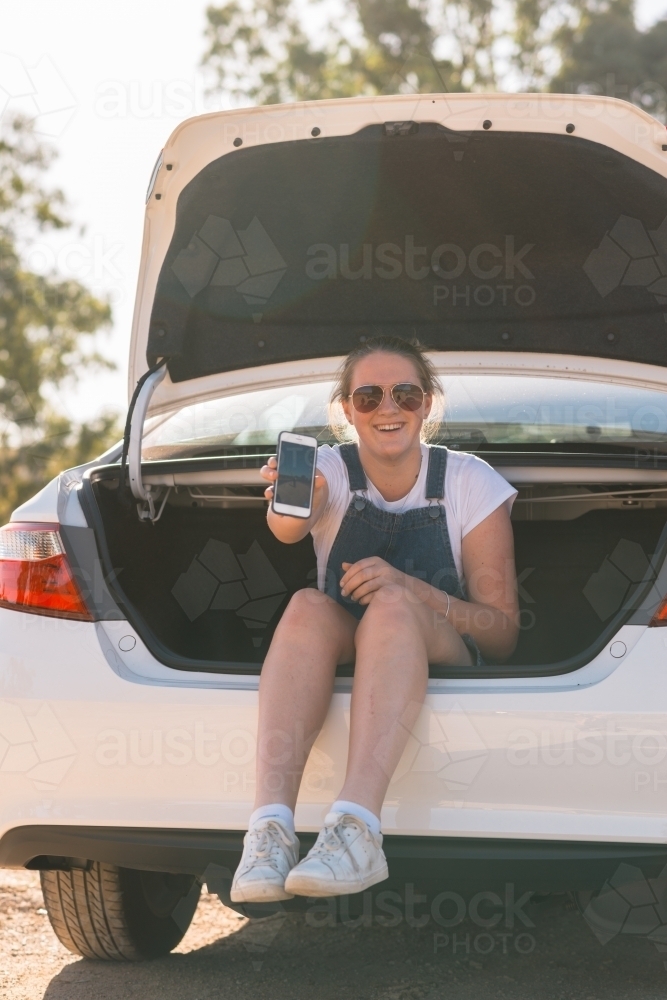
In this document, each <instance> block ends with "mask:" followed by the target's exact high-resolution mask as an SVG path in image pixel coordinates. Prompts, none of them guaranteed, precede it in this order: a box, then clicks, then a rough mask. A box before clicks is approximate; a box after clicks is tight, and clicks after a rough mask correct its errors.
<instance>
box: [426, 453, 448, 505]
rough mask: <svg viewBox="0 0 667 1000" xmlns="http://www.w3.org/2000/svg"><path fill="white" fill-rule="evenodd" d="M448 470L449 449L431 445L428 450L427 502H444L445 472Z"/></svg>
mask: <svg viewBox="0 0 667 1000" xmlns="http://www.w3.org/2000/svg"><path fill="white" fill-rule="evenodd" d="M446 469H447V449H446V448H441V447H439V446H438V445H431V446H430V447H429V450H428V470H427V473H426V493H425V497H426V499H427V500H442V498H443V497H444V495H445V472H446Z"/></svg>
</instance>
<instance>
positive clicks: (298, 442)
mask: <svg viewBox="0 0 667 1000" xmlns="http://www.w3.org/2000/svg"><path fill="white" fill-rule="evenodd" d="M316 468H317V438H314V437H308V436H307V435H306V434H291V433H289V432H288V431H282V432H281V433H280V434H279V436H278V478H277V479H276V481H275V485H274V489H273V501H272V504H271V506H272V507H273V509H274V510H275V512H276V514H289V515H290V517H310V515H311V514H312V512H313V488H314V486H315V470H316Z"/></svg>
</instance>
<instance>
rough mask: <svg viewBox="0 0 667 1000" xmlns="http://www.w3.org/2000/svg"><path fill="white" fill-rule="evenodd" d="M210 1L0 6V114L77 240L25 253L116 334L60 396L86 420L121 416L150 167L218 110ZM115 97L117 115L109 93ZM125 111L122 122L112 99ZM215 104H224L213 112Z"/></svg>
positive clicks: (651, 15)
mask: <svg viewBox="0 0 667 1000" xmlns="http://www.w3.org/2000/svg"><path fill="white" fill-rule="evenodd" d="M207 5H208V3H207V0H114V2H113V3H102V2H100V0H96V2H91V0H21V2H17V0H0V114H1V113H2V112H3V110H5V111H6V110H11V109H12V108H18V107H23V108H24V109H25V110H27V111H28V112H29V113H31V114H33V115H34V114H39V117H38V128H40V130H41V131H42V132H43V133H44V134H45V136H46V137H48V138H50V140H51V141H52V142H53V143H54V144H55V146H56V148H57V150H58V153H59V156H58V159H57V161H56V163H55V164H54V166H53V168H52V170H51V177H50V180H51V182H52V183H53V184H55V185H58V186H60V187H61V188H62V189H63V190H64V192H65V194H66V196H67V199H68V201H69V203H70V205H71V209H72V215H73V217H74V219H75V220H76V222H77V223H78V224H81V225H84V226H85V227H86V231H85V233H84V234H83V235H72V234H71V235H70V236H69V237H68V238H67V241H65V242H63V240H62V239H55V238H53V237H47V238H46V239H42V240H40V244H39V245H37V246H34V247H33V248H32V251H31V258H32V259H31V262H32V263H33V266H35V267H37V268H39V267H44V266H47V265H48V264H49V263H54V264H55V265H56V266H58V267H59V269H60V270H61V271H63V272H64V273H66V274H69V275H72V276H75V277H78V278H80V279H81V280H82V281H84V282H85V283H86V284H87V285H88V286H89V287H92V288H94V289H95V290H97V291H100V292H107V293H108V294H110V295H111V296H112V299H113V302H114V326H113V330H112V331H111V333H110V334H109V335H108V336H105V337H103V338H102V339H101V341H100V347H101V349H102V350H103V351H104V353H105V354H106V355H107V356H108V357H110V358H113V360H114V361H115V362H116V364H117V365H118V371H117V372H116V373H115V374H113V375H106V374H104V375H100V374H99V373H98V374H95V375H89V376H87V377H84V379H83V380H82V382H81V383H80V384H79V386H78V387H76V388H75V389H72V388H68V389H67V390H66V391H63V392H62V393H61V394H60V405H61V406H62V407H63V408H64V409H65V410H66V411H67V412H68V413H69V414H70V415H71V416H73V417H75V418H77V419H83V418H85V417H89V416H92V415H94V414H96V413H98V412H99V411H100V410H102V409H104V408H114V409H118V410H124V408H125V406H126V400H127V384H126V366H127V353H128V344H129V335H130V325H131V321H132V307H133V301H134V293H135V283H136V275H137V270H138V264H139V254H140V250H141V236H142V227H143V213H144V195H145V191H146V186H147V184H148V179H149V176H150V173H151V170H152V167H153V164H154V162H155V159H156V157H157V155H158V153H159V151H160V149H161V148H162V145H163V144H164V141H165V139H166V138H167V137H168V135H169V134H170V132H171V131H172V130H173V129H174V128H175V127H176V125H177V124H178V122H179V121H181V120H182V119H184V118H189V117H190V116H191V115H194V114H201V113H202V112H204V111H209V110H215V108H216V105H215V104H213V103H212V102H211V101H210V99H209V100H207V99H206V98H205V96H204V93H203V91H204V81H203V78H202V75H201V71H200V70H199V69H198V64H199V61H200V59H201V55H202V52H203V50H204V39H203V30H204V25H205V10H206V7H207ZM637 6H638V20H639V23H640V25H641V26H642V27H646V26H648V25H649V24H652V23H653V22H654V21H656V20H658V19H659V18H660V17H663V16H665V15H666V14H667V0H639V2H638V5H637ZM112 94H113V95H114V98H115V100H114V103H113V107H111V106H110V105H105V101H104V98H105V96H107V97H108V96H110V95H112ZM119 95H120V97H121V98H122V99H123V101H124V103H125V108H124V110H123V111H122V113H118V97H119ZM218 106H219V105H218Z"/></svg>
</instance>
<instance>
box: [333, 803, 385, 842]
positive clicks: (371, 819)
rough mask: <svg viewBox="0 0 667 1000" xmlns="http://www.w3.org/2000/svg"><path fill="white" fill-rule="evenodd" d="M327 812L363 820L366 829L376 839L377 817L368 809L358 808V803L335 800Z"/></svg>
mask: <svg viewBox="0 0 667 1000" xmlns="http://www.w3.org/2000/svg"><path fill="white" fill-rule="evenodd" d="M329 812H342V813H352V815H353V816H358V817H359V819H363V821H364V823H365V824H366V826H367V827H368V829H369V830H370V831H371V833H374V834H375V836H376V837H377V836H378V835H379V833H380V819H379V817H378V816H376V815H375V813H372V812H371V811H370V809H366V807H365V806H360V805H359V803H358V802H347V801H346V800H345V799H336V801H335V802H334V804H333V805H332V807H331V809H330V810H329Z"/></svg>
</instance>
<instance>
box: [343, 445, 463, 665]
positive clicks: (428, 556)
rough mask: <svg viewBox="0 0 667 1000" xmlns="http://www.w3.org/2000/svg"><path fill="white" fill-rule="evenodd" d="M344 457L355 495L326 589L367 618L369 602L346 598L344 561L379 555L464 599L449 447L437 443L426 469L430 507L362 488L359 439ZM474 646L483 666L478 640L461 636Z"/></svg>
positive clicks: (363, 477)
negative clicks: (449, 488)
mask: <svg viewBox="0 0 667 1000" xmlns="http://www.w3.org/2000/svg"><path fill="white" fill-rule="evenodd" d="M340 456H341V458H342V459H343V461H344V462H345V466H346V468H347V475H348V479H349V483H350V490H351V491H352V492H353V493H354V494H355V495H354V496H353V497H352V499H351V500H350V505H349V507H348V508H347V510H346V512H345V516H344V517H343V520H342V522H341V526H340V528H339V529H338V534H337V535H336V538H335V539H334V543H333V546H332V548H331V554H330V555H329V561H328V563H327V571H326V581H325V587H324V589H325V593H327V594H328V595H329V597H332V598H333V599H334V600H335V601H338V603H339V604H341V605H342V606H343V607H344V608H345V610H346V611H349V612H350V614H351V615H353V616H354V617H355V618H357V619H359V620H360V619H361V617H362V615H363V613H364V611H365V610H366V606H365V605H361V604H358V603H357V602H356V601H353V600H352V598H351V597H343V596H342V594H341V592H340V581H341V578H342V576H343V573H344V571H343V567H342V563H344V562H348V563H355V562H358V561H359V560H360V559H367V558H368V557H369V556H379V558H380V559H384V561H385V562H388V563H389V565H390V566H393V567H394V569H397V570H400V571H401V572H402V573H406V574H407V575H408V576H414V577H416V578H417V579H420V580H425V581H426V582H427V583H430V584H431V586H432V587H436V588H437V589H438V590H442V591H446V592H447V593H448V594H449V595H450V596H451V597H458V598H463V597H464V593H463V588H462V586H461V582H460V580H459V578H458V574H457V572H456V564H455V562H454V556H453V553H452V544H451V541H450V538H449V530H448V528H447V515H446V513H445V508H444V506H443V505H442V503H441V502H440V501H441V500H442V499H443V497H444V495H445V472H446V469H447V449H446V448H440V447H435V446H431V447H430V448H429V455H428V469H427V473H426V496H425V499H426V500H428V501H429V506H428V507H417V508H416V509H414V510H407V511H405V513H404V514H394V513H393V512H391V511H388V510H380V508H379V507H376V506H375V505H374V504H372V503H371V502H370V500H368V499H367V498H366V497H364V496H362V493H363V492H364V491H366V490H367V489H368V482H367V480H366V474H365V472H364V470H363V466H362V464H361V461H360V459H359V449H358V448H357V446H356V444H342V445H341V446H340ZM461 638H462V639H463V641H464V642H465V644H466V646H467V647H468V649H469V650H470V655H471V656H472V662H473V664H475V665H477V666H481V665H482V664H483V660H482V657H481V655H480V652H479V650H478V648H477V644H476V643H475V641H474V639H472V637H471V636H469V635H463V636H461Z"/></svg>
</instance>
